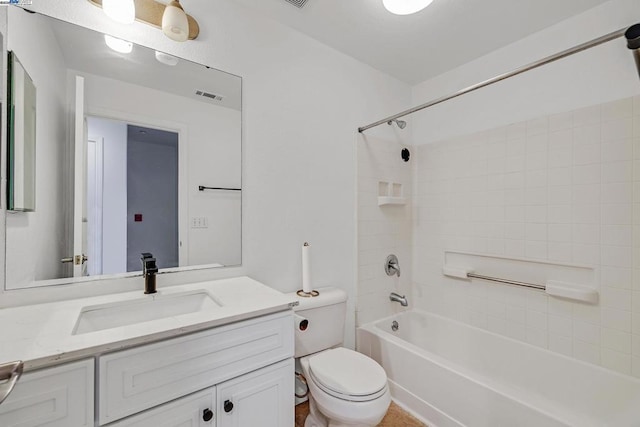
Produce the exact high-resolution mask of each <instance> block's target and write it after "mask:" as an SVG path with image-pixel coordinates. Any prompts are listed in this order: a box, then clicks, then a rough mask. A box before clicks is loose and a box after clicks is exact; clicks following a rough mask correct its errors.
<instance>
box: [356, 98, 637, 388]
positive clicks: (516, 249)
mask: <svg viewBox="0 0 640 427" xmlns="http://www.w3.org/2000/svg"><path fill="white" fill-rule="evenodd" d="M639 106H640V97H637V99H632V98H628V99H623V100H619V101H614V102H611V103H607V104H603V105H597V106H593V107H589V108H584V109H581V110H578V111H573V112H567V113H562V114H556V115H553V116H549V117H541V118H539V119H535V120H530V121H527V122H523V123H515V124H512V125H510V126H506V127H502V128H500V129H494V130H490V131H486V132H482V133H480V134H476V135H468V136H465V137H463V138H456V139H455V140H450V141H443V142H442V143H437V144H433V145H424V146H419V147H417V148H416V149H415V150H414V151H417V152H416V153H414V158H415V159H419V160H417V163H416V164H415V171H414V172H415V176H414V183H416V187H415V188H413V189H412V190H413V194H414V203H416V205H417V206H418V207H417V208H416V209H415V215H414V217H413V218H412V219H411V223H410V225H411V224H412V227H413V228H411V229H410V230H409V231H408V232H407V230H406V225H407V223H403V222H402V220H403V219H400V222H399V223H398V222H397V221H395V222H394V224H395V225H393V226H392V227H389V226H385V225H384V224H382V223H381V222H377V220H378V219H379V218H380V215H379V213H380V212H378V211H376V210H375V208H376V206H375V204H374V202H375V195H373V196H372V197H369V199H367V201H366V203H369V208H368V209H363V210H362V217H361V218H360V223H361V225H362V235H361V238H360V239H359V243H360V246H361V247H360V248H359V250H360V253H361V255H362V256H363V257H364V258H365V261H366V262H365V263H363V265H362V266H361V267H360V271H361V276H362V279H363V280H365V279H368V280H374V281H375V280H378V279H377V276H375V274H374V272H375V268H374V266H375V263H374V259H375V257H379V256H382V254H383V251H384V250H386V249H388V248H393V247H394V246H393V245H394V244H398V243H399V242H400V240H398V239H402V238H405V237H406V236H407V235H409V236H411V235H413V237H410V238H411V239H412V240H413V242H414V248H413V259H415V260H416V264H415V265H414V266H413V268H412V271H413V274H414V277H413V278H412V279H413V280H414V281H415V282H416V283H421V284H420V285H414V288H413V291H412V292H413V293H415V294H418V293H419V294H420V297H419V298H414V299H415V300H417V301H418V302H417V304H418V306H419V307H420V308H423V309H429V310H433V311H436V312H438V313H440V314H442V315H445V316H449V317H451V318H454V319H459V320H462V321H465V322H470V323H475V324H476V325H477V326H480V327H483V328H486V329H488V330H490V331H493V332H495V333H498V334H503V335H506V336H508V337H512V338H515V339H518V340H521V341H524V342H528V343H531V344H533V345H536V346H540V347H542V348H549V349H550V350H551V351H555V352H558V353H561V354H565V355H568V356H571V357H575V358H577V359H580V360H584V361H587V362H589V363H595V364H600V365H603V366H605V367H607V368H608V369H613V370H616V371H618V372H623V373H625V374H635V375H637V376H638V377H640V267H638V268H637V269H636V275H635V276H634V267H635V266H636V263H637V265H640V107H639ZM636 110H637V111H636ZM634 147H635V151H634ZM377 158H378V157H377ZM379 158H380V159H384V158H386V157H384V156H382V155H381V156H380V157H379ZM634 159H635V160H634ZM361 160H362V159H361ZM382 164H383V166H380V164H379V162H378V163H376V165H375V168H373V169H372V170H374V171H378V172H379V171H381V170H382V171H384V170H385V166H384V162H382ZM376 168H377V169H376ZM365 170H366V169H365ZM636 182H637V184H635V186H634V183H636ZM365 187H367V188H369V189H371V185H367V186H364V187H360V188H365ZM370 191H371V190H370ZM364 203H365V201H364V200H363V204H364ZM634 206H636V209H637V210H636V216H634ZM367 221H372V222H371V223H368V222H367ZM386 221H391V219H390V218H386ZM382 222H384V220H382ZM398 224H404V225H403V226H401V225H398ZM402 227H405V228H404V229H403V231H402V232H399V230H400V229H401V228H402ZM634 236H635V237H634ZM390 243H391V245H390V246H389V245H388V244H390ZM362 246H367V247H364V248H363V247H362ZM634 247H636V248H638V249H636V254H637V255H636V258H634V257H633V248H634ZM445 249H448V250H458V251H472V252H479V253H480V254H486V255H499V256H506V257H514V258H519V259H540V260H548V261H552V262H558V263H568V264H578V265H584V266H587V267H590V268H593V269H594V272H595V273H594V275H595V277H596V278H599V280H598V279H597V286H598V290H599V291H600V300H599V302H598V303H597V304H583V303H577V302H571V301H568V300H563V299H558V298H553V297H548V296H546V295H545V294H544V293H540V292H535V291H529V290H523V289H519V288H512V287H507V286H501V285H493V284H492V285H490V284H486V283H485V284H483V286H482V287H478V286H477V283H473V286H471V285H469V284H461V283H459V282H458V281H454V280H452V281H448V280H446V279H444V278H443V277H442V275H441V273H440V269H441V267H442V265H441V263H442V258H443V252H444V250H445ZM376 251H378V252H376ZM418 254H419V258H417V256H418ZM417 259H420V263H418V262H417ZM526 279H527V278H526V277H524V278H522V280H526ZM531 280H532V281H533V280H534V279H533V278H532V279H531ZM376 283H377V282H376ZM426 283H429V285H426ZM364 284H365V285H366V286H367V288H366V289H363V292H365V293H371V292H373V294H375V293H376V292H382V291H383V290H385V288H384V286H379V285H377V284H373V283H370V282H366V283H364ZM443 284H446V286H445V285H443ZM380 295H382V296H384V295H383V294H380ZM365 302H366V301H365ZM367 304H368V306H366V307H364V308H363V310H362V311H360V312H359V313H360V314H361V316H360V318H365V316H367V318H368V319H371V318H375V315H374V313H373V307H377V309H378V310H380V311H381V312H386V311H385V310H388V309H387V308H385V307H383V306H382V305H377V304H379V302H375V303H373V302H369V303H367Z"/></svg>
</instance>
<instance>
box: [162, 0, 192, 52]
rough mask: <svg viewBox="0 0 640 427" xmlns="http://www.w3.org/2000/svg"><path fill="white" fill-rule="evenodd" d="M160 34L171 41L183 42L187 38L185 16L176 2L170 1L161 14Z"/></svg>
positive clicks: (187, 23)
mask: <svg viewBox="0 0 640 427" xmlns="http://www.w3.org/2000/svg"><path fill="white" fill-rule="evenodd" d="M162 32H163V33H164V35H165V36H167V37H169V38H170V39H171V40H175V41H177V42H185V41H187V38H188V37H189V21H188V20H187V14H186V13H184V9H183V8H182V6H181V5H180V2H179V1H178V0H171V2H170V3H169V4H168V5H167V7H165V9H164V13H163V14H162Z"/></svg>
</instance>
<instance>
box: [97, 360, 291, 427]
mask: <svg viewBox="0 0 640 427" xmlns="http://www.w3.org/2000/svg"><path fill="white" fill-rule="evenodd" d="M293 371H294V362H293V359H287V360H284V361H282V362H279V363H276V364H274V365H270V366H267V367H266V368H262V369H258V370H257V371H254V372H250V373H248V374H244V375H242V376H240V377H238V378H234V379H233V380H230V381H226V382H224V383H222V384H220V385H218V386H214V387H210V388H208V389H206V390H203V391H200V392H197V393H193V394H190V395H189V396H187V397H183V398H180V399H176V400H174V401H172V402H169V403H165V404H164V405H160V406H158V407H156V408H153V409H150V410H148V411H145V412H143V413H141V414H137V415H133V416H131V417H128V418H125V419H123V420H120V421H116V422H115V423H112V424H109V427H159V426H162V427H185V426H190V427H211V426H217V427H243V426H246V427H254V426H260V427H289V426H291V425H293V418H294V408H293V400H292V396H293V393H294V385H293V380H292V375H293Z"/></svg>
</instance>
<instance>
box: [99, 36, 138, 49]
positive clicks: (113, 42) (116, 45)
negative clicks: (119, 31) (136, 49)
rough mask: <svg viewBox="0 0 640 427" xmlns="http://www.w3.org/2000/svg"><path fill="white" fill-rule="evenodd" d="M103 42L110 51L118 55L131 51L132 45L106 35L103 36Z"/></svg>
mask: <svg viewBox="0 0 640 427" xmlns="http://www.w3.org/2000/svg"><path fill="white" fill-rule="evenodd" d="M104 42H105V43H106V44H107V46H109V47H110V48H111V49H113V50H115V51H116V52H119V53H131V51H132V50H133V43H131V42H128V41H126V40H122V39H118V38H115V37H112V36H109V35H107V34H105V35H104Z"/></svg>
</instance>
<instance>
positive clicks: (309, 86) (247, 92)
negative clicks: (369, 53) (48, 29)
mask: <svg viewBox="0 0 640 427" xmlns="http://www.w3.org/2000/svg"><path fill="white" fill-rule="evenodd" d="M182 4H183V6H184V8H185V10H187V11H188V12H189V13H190V14H192V15H193V16H195V17H196V19H198V21H199V23H200V30H201V32H200V36H199V38H198V39H197V40H195V41H191V42H187V43H183V44H180V43H174V42H171V41H170V40H168V39H167V38H166V37H164V36H163V35H162V34H161V32H160V31H158V30H157V29H154V28H151V27H148V26H145V25H142V24H138V23H136V24H133V25H132V26H130V27H127V26H122V25H118V24H115V23H111V22H109V21H108V20H107V19H106V18H105V17H104V15H103V14H102V13H101V11H100V10H99V9H98V8H96V7H94V6H92V5H91V4H90V3H89V2H87V1H85V0H74V1H62V0H56V1H51V0H34V1H33V6H32V8H33V9H34V10H37V11H41V12H43V13H47V14H50V15H53V16H55V17H58V18H61V19H65V20H68V21H71V22H75V23H78V24H80V25H84V26H88V27H92V28H97V29H100V30H102V31H105V32H109V33H112V34H114V35H116V36H120V37H123V38H128V39H131V40H132V41H135V42H139V43H142V44H145V45H147V46H151V47H153V48H156V49H159V50H163V51H166V52H168V53H171V54H174V55H177V56H181V57H185V58H188V59H191V60H194V61H197V62H201V63H204V64H207V65H209V66H213V67H216V68H220V69H223V70H226V71H229V72H231V73H234V74H237V75H240V76H242V77H243V101H244V102H243V143H244V146H243V188H244V189H245V191H243V195H242V196H243V208H242V210H243V220H244V222H243V258H242V260H243V266H242V268H241V269H227V270H226V271H225V270H224V269H222V270H211V272H210V274H209V275H208V276H205V275H203V273H199V274H198V275H197V276H194V275H195V273H185V274H181V275H173V276H166V277H165V276H163V277H160V278H159V284H160V285H163V284H165V283H169V282H170V281H175V280H178V279H177V278H178V277H183V278H184V280H189V278H191V277H199V278H201V279H202V278H204V277H218V276H223V275H228V274H238V273H240V274H242V273H246V274H249V275H250V276H252V277H254V278H256V279H258V280H261V281H263V282H265V283H266V284H268V285H269V286H272V287H273V288H275V289H278V290H281V291H294V290H295V289H297V288H300V277H301V266H300V246H301V245H302V242H304V241H309V242H310V243H311V244H312V245H313V246H314V251H313V260H312V268H313V272H314V280H315V282H316V283H317V284H318V285H329V284H331V285H335V286H339V287H341V288H343V289H345V290H347V292H348V294H349V297H350V303H349V319H348V323H347V330H348V331H349V335H348V337H347V343H348V344H352V343H353V335H354V333H353V325H354V311H355V310H354V298H355V296H356V295H355V288H356V286H355V282H356V267H355V265H356V217H355V213H354V212H355V206H356V200H355V193H356V141H357V138H356V134H357V131H356V129H357V127H358V126H362V125H364V124H366V123H369V122H372V121H374V120H377V119H379V118H380V117H384V116H387V115H390V114H392V113H394V112H395V111H398V110H401V109H404V108H407V107H408V106H409V102H410V89H409V87H408V86H407V85H406V84H404V83H402V82H399V81H397V80H395V79H393V78H390V77H388V76H386V75H384V74H383V73H380V72H378V71H376V70H374V69H372V68H370V67H368V66H366V65H363V64H362V63H360V62H358V61H356V60H354V59H353V58H350V57H347V56H345V55H343V54H341V53H339V52H337V51H335V50H333V49H331V48H329V47H327V46H325V45H322V44H321V43H319V42H317V41H315V40H313V39H311V38H309V37H307V36H304V35H302V34H300V33H298V32H296V31H294V30H292V29H290V28H287V27H285V26H282V25H280V24H277V23H275V22H273V21H270V20H268V19H265V18H264V17H263V16H260V15H259V14H257V13H254V12H252V11H250V10H248V9H246V8H244V7H242V6H241V5H239V4H237V3H236V2H234V1H233V0H219V1H215V2H203V1H195V0H185V1H183V2H182ZM372 134H374V135H375V132H374V133H372ZM125 282H126V284H123V285H122V286H123V287H126V286H128V287H130V288H136V287H137V286H139V285H140V280H139V278H136V279H131V280H129V281H125ZM92 286H93V285H92ZM98 287H100V285H97V286H95V287H93V288H92V289H93V291H94V292H99V291H98V290H95V288H98ZM102 289H103V290H102V292H104V286H103V287H102ZM110 289H116V286H115V284H112V285H111V286H110ZM87 292H91V291H89V290H86V287H84V288H82V290H80V289H78V287H72V289H70V290H69V291H68V292H61V291H60V290H58V291H57V292H56V290H55V289H47V290H45V291H42V290H37V291H34V292H24V293H22V294H21V295H16V294H11V293H6V294H5V295H3V299H2V301H0V304H3V303H4V304H7V303H14V304H15V303H17V302H20V301H26V300H29V299H31V300H32V299H33V298H38V297H43V298H48V299H52V298H59V297H61V296H64V295H69V294H73V295H79V294H81V293H87ZM5 301H6V302H5Z"/></svg>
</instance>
